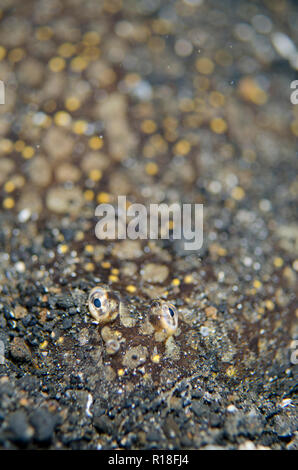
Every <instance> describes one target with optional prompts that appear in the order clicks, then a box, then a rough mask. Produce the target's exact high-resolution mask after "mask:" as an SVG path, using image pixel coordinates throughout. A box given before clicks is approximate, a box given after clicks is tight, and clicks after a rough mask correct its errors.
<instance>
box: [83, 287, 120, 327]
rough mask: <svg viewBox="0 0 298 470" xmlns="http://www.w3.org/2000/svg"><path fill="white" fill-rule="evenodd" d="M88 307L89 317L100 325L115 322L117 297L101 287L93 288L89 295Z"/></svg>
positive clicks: (117, 306) (117, 305) (117, 307)
mask: <svg viewBox="0 0 298 470" xmlns="http://www.w3.org/2000/svg"><path fill="white" fill-rule="evenodd" d="M88 307H89V312H90V314H91V316H92V317H93V318H94V319H95V320H96V321H97V322H98V323H100V324H105V323H108V322H111V321H113V320H115V318H116V317H117V315H118V309H119V302H118V299H117V297H116V296H115V295H114V294H113V293H112V292H110V291H109V290H108V289H105V288H104V287H101V286H96V287H94V288H93V289H92V290H91V291H90V294H89V298H88Z"/></svg>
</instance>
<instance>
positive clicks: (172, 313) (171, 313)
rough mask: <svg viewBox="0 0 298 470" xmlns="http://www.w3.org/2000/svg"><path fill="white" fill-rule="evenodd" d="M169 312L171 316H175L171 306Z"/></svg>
mask: <svg viewBox="0 0 298 470" xmlns="http://www.w3.org/2000/svg"><path fill="white" fill-rule="evenodd" d="M169 312H170V315H171V317H172V318H173V317H174V316H175V312H174V310H173V309H172V308H171V307H169Z"/></svg>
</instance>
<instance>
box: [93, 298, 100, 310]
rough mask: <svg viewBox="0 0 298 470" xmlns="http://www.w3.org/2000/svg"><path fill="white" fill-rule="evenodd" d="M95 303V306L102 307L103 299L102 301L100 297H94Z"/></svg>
mask: <svg viewBox="0 0 298 470" xmlns="http://www.w3.org/2000/svg"><path fill="white" fill-rule="evenodd" d="M93 304H94V306H95V307H96V308H100V307H101V301H100V299H98V298H97V299H94V301H93Z"/></svg>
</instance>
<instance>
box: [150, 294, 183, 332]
mask: <svg viewBox="0 0 298 470" xmlns="http://www.w3.org/2000/svg"><path fill="white" fill-rule="evenodd" d="M149 321H150V323H151V324H152V325H153V326H154V328H155V330H156V331H162V332H164V334H165V336H166V337H169V336H172V335H173V334H175V332H176V331H177V329H178V312H177V310H176V307H174V305H172V304H169V303H168V302H163V301H153V302H152V304H151V311H150V316H149Z"/></svg>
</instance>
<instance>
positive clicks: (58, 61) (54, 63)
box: [49, 57, 65, 72]
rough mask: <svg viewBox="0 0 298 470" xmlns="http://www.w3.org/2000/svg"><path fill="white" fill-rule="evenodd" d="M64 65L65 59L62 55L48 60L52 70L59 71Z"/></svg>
mask: <svg viewBox="0 0 298 470" xmlns="http://www.w3.org/2000/svg"><path fill="white" fill-rule="evenodd" d="M64 67H65V60H64V59H63V58H62V57H52V59H51V60H50V61H49V68H50V70H51V71H52V72H61V71H62V70H63V69H64Z"/></svg>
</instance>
